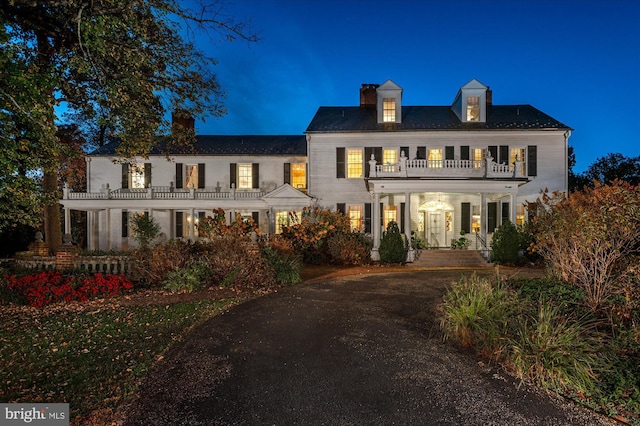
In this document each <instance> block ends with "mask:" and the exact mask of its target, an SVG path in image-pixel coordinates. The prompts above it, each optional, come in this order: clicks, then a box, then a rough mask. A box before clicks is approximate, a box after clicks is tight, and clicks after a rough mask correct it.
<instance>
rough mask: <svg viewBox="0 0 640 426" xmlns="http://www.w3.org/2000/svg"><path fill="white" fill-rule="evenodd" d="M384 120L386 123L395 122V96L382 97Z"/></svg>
mask: <svg viewBox="0 0 640 426" xmlns="http://www.w3.org/2000/svg"><path fill="white" fill-rule="evenodd" d="M382 121H383V122H385V123H395V121H396V100H395V99H394V98H384V99H382Z"/></svg>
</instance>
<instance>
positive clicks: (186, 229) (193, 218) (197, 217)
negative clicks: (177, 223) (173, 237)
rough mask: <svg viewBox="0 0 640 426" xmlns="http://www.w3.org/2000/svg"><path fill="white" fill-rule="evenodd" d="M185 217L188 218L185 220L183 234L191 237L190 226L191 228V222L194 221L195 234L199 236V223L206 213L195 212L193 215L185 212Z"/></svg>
mask: <svg viewBox="0 0 640 426" xmlns="http://www.w3.org/2000/svg"><path fill="white" fill-rule="evenodd" d="M184 217H185V218H186V220H185V221H184V224H183V226H184V227H183V230H182V235H183V236H185V237H190V236H191V235H190V231H189V230H190V228H191V222H192V221H193V236H194V237H197V236H198V224H199V223H200V218H204V217H205V213H204V212H195V213H194V215H193V216H191V215H190V214H187V213H185V214H184Z"/></svg>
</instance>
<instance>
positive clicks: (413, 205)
mask: <svg viewBox="0 0 640 426" xmlns="http://www.w3.org/2000/svg"><path fill="white" fill-rule="evenodd" d="M570 134H571V129H570V128H569V127H567V126H566V125H564V124H562V123H560V122H559V121H557V120H555V119H553V118H552V117H550V116H548V115H546V114H544V113H543V112H541V111H539V110H538V109H536V108H534V107H532V106H530V105H493V102H492V92H491V90H490V89H489V88H488V87H487V86H485V85H483V84H482V83H480V82H479V81H477V80H475V79H474V80H471V81H470V82H469V83H467V84H466V85H465V86H463V87H462V88H461V89H460V90H459V91H458V93H457V95H456V96H455V98H454V101H453V103H452V104H451V105H448V106H404V105H402V88H401V87H399V86H398V85H397V84H395V83H394V82H393V81H391V80H388V81H387V82H386V83H384V84H383V85H377V84H367V85H362V87H361V89H360V105H359V106H347V107H321V108H319V109H318V111H317V113H316V115H315V117H314V118H313V119H312V121H311V123H310V124H309V126H308V128H307V131H306V135H307V155H308V161H309V193H310V194H313V196H314V197H315V198H316V199H317V201H318V203H319V204H320V205H323V206H327V207H332V208H336V209H339V210H342V211H343V212H344V213H345V214H347V215H348V216H349V217H350V218H351V220H352V228H354V229H361V230H362V231H364V232H370V233H371V234H372V235H373V238H374V250H373V253H372V255H373V257H374V259H375V258H377V248H378V246H379V242H380V238H381V233H382V231H383V230H384V229H385V227H386V225H387V224H388V222H389V221H392V220H393V221H396V222H397V223H399V224H400V228H401V230H402V232H403V233H405V234H406V237H407V239H410V238H411V237H412V236H413V237H417V238H420V239H422V240H424V241H425V242H426V244H427V245H428V246H430V247H434V248H438V247H449V246H450V242H451V240H452V239H456V238H458V237H459V236H460V233H461V231H462V232H463V233H464V234H465V235H466V236H467V238H469V239H470V240H471V241H473V242H474V246H475V247H478V245H477V244H478V240H481V241H485V242H486V241H488V240H490V236H491V233H492V232H493V231H494V230H495V229H496V227H498V226H499V225H500V224H501V223H502V222H503V221H505V220H509V221H511V222H512V223H523V222H524V221H525V216H526V212H525V207H524V206H525V202H526V201H534V200H535V199H536V198H537V197H538V196H539V193H540V191H541V190H543V189H545V188H548V189H549V190H550V191H555V190H558V191H566V190H567V169H568V164H567V154H568V138H569V137H570ZM373 224H378V226H373ZM411 255H412V254H411V253H410V259H411Z"/></svg>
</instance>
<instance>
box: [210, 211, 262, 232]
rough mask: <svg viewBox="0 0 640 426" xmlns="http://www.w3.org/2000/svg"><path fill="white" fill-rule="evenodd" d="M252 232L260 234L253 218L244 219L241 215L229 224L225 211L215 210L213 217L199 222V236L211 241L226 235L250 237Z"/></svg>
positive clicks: (238, 214)
mask: <svg viewBox="0 0 640 426" xmlns="http://www.w3.org/2000/svg"><path fill="white" fill-rule="evenodd" d="M252 232H256V233H257V234H260V229H259V228H258V224H257V223H255V221H254V220H253V218H251V217H249V218H243V217H242V216H241V215H240V213H236V217H235V219H234V220H233V222H231V223H230V224H227V219H226V217H225V212H224V209H220V208H219V209H214V210H213V214H212V215H211V216H207V217H205V218H203V219H200V221H199V222H198V236H199V237H200V238H205V239H211V238H215V237H220V236H224V235H236V236H248V235H251V233H252Z"/></svg>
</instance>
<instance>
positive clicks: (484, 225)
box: [480, 192, 487, 241]
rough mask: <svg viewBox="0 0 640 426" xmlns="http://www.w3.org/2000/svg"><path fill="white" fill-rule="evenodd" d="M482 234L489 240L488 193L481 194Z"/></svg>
mask: <svg viewBox="0 0 640 426" xmlns="http://www.w3.org/2000/svg"><path fill="white" fill-rule="evenodd" d="M480 236H482V238H483V239H484V240H485V241H486V240H487V194H485V193H484V192H483V193H481V194H480Z"/></svg>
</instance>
